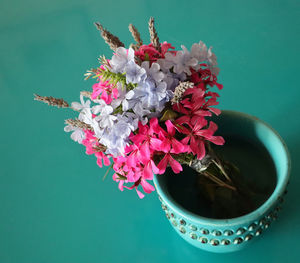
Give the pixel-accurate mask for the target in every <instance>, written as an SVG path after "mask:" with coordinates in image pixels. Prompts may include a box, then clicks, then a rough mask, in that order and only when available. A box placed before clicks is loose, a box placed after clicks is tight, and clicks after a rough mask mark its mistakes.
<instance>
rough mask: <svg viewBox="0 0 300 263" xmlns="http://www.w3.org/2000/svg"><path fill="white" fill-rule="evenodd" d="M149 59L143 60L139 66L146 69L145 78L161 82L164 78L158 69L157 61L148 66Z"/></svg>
mask: <svg viewBox="0 0 300 263" xmlns="http://www.w3.org/2000/svg"><path fill="white" fill-rule="evenodd" d="M149 65H150V63H149V61H143V62H142V65H141V67H142V68H144V69H145V70H146V73H147V78H148V79H150V80H153V81H155V82H156V83H158V82H161V81H162V80H163V78H164V73H163V72H162V71H161V70H160V65H159V64H158V63H155V62H154V63H152V65H151V67H149Z"/></svg>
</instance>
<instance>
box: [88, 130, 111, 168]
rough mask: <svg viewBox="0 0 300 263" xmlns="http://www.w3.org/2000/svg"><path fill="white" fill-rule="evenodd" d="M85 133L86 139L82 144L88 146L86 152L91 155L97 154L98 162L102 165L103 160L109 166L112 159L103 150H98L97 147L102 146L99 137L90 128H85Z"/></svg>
mask: <svg viewBox="0 0 300 263" xmlns="http://www.w3.org/2000/svg"><path fill="white" fill-rule="evenodd" d="M84 133H85V139H84V140H82V144H83V145H84V146H85V147H86V154H88V155H91V154H95V156H96V158H97V164H98V165H99V166H100V167H102V161H103V164H104V165H106V166H108V165H110V160H109V157H108V156H107V155H105V154H104V153H103V152H99V151H96V150H95V149H96V148H97V147H99V146H100V144H99V142H98V138H96V137H95V136H94V133H93V132H92V131H89V130H84Z"/></svg>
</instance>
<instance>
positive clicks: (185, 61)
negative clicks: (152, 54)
mask: <svg viewBox="0 0 300 263" xmlns="http://www.w3.org/2000/svg"><path fill="white" fill-rule="evenodd" d="M181 48H182V49H183V50H180V51H177V53H176V55H173V54H172V53H169V52H168V53H166V54H165V61H164V66H165V67H167V68H172V67H173V71H174V73H176V74H181V73H182V72H184V73H186V74H187V75H191V74H192V72H191V71H190V67H195V66H196V65H197V64H198V60H197V59H196V58H194V57H192V56H191V54H190V52H189V51H188V50H187V49H186V47H185V46H183V45H182V46H181Z"/></svg>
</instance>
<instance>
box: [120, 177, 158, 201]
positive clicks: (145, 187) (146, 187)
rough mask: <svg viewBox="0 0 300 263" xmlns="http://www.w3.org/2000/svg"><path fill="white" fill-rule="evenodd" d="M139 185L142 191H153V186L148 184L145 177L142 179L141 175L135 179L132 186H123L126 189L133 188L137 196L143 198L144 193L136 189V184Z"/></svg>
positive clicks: (149, 192)
mask: <svg viewBox="0 0 300 263" xmlns="http://www.w3.org/2000/svg"><path fill="white" fill-rule="evenodd" d="M139 185H141V186H142V188H143V190H144V192H145V193H147V194H151V193H152V192H153V191H155V188H154V187H153V186H152V185H151V184H149V183H148V182H147V181H146V180H145V179H143V178H142V177H140V179H139V180H138V181H136V182H135V183H134V184H133V185H132V186H130V187H128V186H124V187H125V188H127V189H130V190H131V189H135V190H136V192H137V194H138V196H139V198H141V199H142V198H144V197H145V195H144V194H143V193H142V192H141V191H139V190H138V186H139Z"/></svg>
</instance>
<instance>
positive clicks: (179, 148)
mask: <svg viewBox="0 0 300 263" xmlns="http://www.w3.org/2000/svg"><path fill="white" fill-rule="evenodd" d="M165 125H166V127H167V132H164V133H163V134H161V136H160V139H161V140H162V143H161V146H160V148H159V149H158V150H159V151H162V152H165V153H175V154H179V153H184V152H186V151H187V150H188V147H187V146H186V145H184V144H182V143H181V142H179V141H178V140H176V139H175V132H176V129H175V126H174V125H173V123H172V122H171V121H170V120H167V121H166V122H165Z"/></svg>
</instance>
